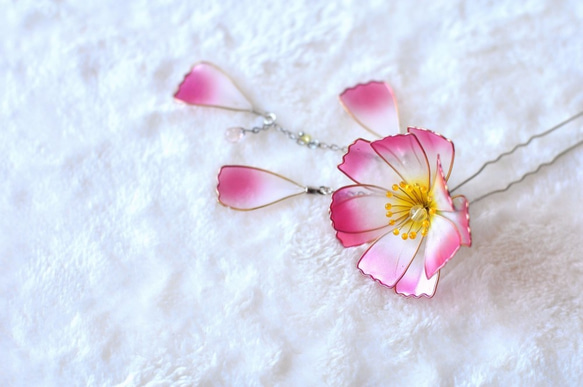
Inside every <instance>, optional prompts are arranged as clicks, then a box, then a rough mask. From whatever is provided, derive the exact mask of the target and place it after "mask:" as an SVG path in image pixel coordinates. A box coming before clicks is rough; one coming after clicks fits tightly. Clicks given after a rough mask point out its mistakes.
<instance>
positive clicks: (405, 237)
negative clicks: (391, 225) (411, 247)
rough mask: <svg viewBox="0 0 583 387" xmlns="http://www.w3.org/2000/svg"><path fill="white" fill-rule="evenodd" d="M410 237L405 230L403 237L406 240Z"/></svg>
mask: <svg viewBox="0 0 583 387" xmlns="http://www.w3.org/2000/svg"><path fill="white" fill-rule="evenodd" d="M408 237H409V236H408V235H407V233H406V232H404V233H402V234H401V238H403V240H404V241H406V240H407V238H408Z"/></svg>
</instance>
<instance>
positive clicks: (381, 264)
mask: <svg viewBox="0 0 583 387" xmlns="http://www.w3.org/2000/svg"><path fill="white" fill-rule="evenodd" d="M422 240H423V239H422V238H418V239H407V240H403V239H402V238H401V237H400V236H395V235H393V234H391V233H389V234H387V235H385V236H383V237H382V238H380V239H379V240H377V241H376V242H375V243H374V244H373V245H372V246H371V247H369V249H368V250H367V251H366V252H365V253H364V254H363V256H362V258H360V261H358V268H359V269H360V270H361V271H362V272H363V273H364V274H366V275H369V276H371V277H372V278H373V279H375V280H377V281H379V282H380V283H382V284H383V285H385V286H388V287H390V288H392V287H393V286H395V284H396V283H397V281H399V280H400V279H401V277H402V276H403V274H405V271H406V270H407V268H408V267H409V265H410V264H411V261H412V260H413V258H414V257H415V255H416V254H417V251H418V250H419V246H421V241H422Z"/></svg>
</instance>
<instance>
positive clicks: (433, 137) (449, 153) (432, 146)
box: [407, 127, 455, 180]
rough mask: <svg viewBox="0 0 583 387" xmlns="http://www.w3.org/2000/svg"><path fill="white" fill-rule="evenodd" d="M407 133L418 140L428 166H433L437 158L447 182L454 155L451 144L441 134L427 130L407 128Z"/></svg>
mask: <svg viewBox="0 0 583 387" xmlns="http://www.w3.org/2000/svg"><path fill="white" fill-rule="evenodd" d="M407 131H408V132H409V133H411V134H413V135H414V136H415V137H417V140H419V143H420V144H421V146H422V147H423V150H424V151H425V154H426V155H427V160H428V161H429V165H435V163H436V162H437V157H439V159H440V160H441V166H442V167H443V172H444V174H445V180H448V179H449V175H450V174H451V169H452V168H453V158H454V155H455V150H454V146H453V142H451V141H450V140H448V139H447V138H445V137H443V136H442V135H441V134H437V133H435V132H432V131H431V130H427V129H420V128H413V127H409V128H407ZM433 177H434V176H432V178H433Z"/></svg>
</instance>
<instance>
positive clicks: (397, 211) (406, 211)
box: [385, 181, 437, 240]
mask: <svg viewBox="0 0 583 387" xmlns="http://www.w3.org/2000/svg"><path fill="white" fill-rule="evenodd" d="M391 188H392V190H393V191H394V192H390V191H387V193H386V196H387V198H388V199H389V201H388V202H387V203H386V204H385V210H387V211H386V216H387V218H391V219H389V225H390V226H394V227H395V228H394V229H393V234H394V235H401V238H402V239H403V240H407V239H416V238H417V235H418V234H421V235H422V236H423V237H425V236H427V233H428V231H429V227H430V225H431V219H432V217H433V216H434V215H435V214H436V213H437V208H436V203H435V202H434V201H433V196H432V195H431V194H432V192H431V191H430V190H429V188H428V187H426V186H424V185H420V184H419V183H415V184H408V183H406V182H404V181H401V182H399V183H398V184H393V185H392V187H391ZM389 210H390V211H389ZM401 231H403V232H401Z"/></svg>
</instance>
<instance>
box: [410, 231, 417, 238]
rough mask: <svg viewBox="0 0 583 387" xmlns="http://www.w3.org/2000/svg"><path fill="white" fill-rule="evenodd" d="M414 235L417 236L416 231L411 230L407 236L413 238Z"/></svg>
mask: <svg viewBox="0 0 583 387" xmlns="http://www.w3.org/2000/svg"><path fill="white" fill-rule="evenodd" d="M416 237H417V233H416V232H415V231H411V232H410V233H409V238H411V239H415V238H416Z"/></svg>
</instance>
